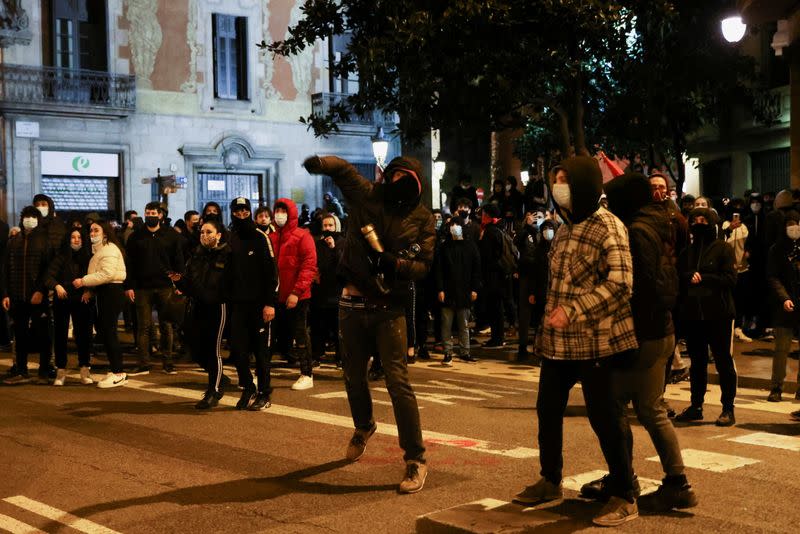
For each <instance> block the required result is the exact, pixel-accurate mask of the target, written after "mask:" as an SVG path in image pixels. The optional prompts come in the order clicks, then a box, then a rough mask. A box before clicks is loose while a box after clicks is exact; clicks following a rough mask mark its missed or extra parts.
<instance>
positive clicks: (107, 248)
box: [83, 243, 127, 287]
mask: <svg viewBox="0 0 800 534" xmlns="http://www.w3.org/2000/svg"><path fill="white" fill-rule="evenodd" d="M92 251H93V252H94V255H93V256H92V258H91V259H90V260H89V270H88V274H87V275H86V276H84V277H83V285H84V286H86V287H97V286H100V285H103V284H121V283H122V282H124V281H125V277H126V275H127V273H126V271H125V260H124V258H123V257H122V252H120V250H119V248H117V245H115V244H114V243H106V244H105V245H92Z"/></svg>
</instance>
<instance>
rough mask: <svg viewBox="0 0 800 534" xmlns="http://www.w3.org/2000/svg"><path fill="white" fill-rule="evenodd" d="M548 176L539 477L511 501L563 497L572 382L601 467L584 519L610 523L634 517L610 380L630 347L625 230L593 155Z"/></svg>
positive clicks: (624, 439)
mask: <svg viewBox="0 0 800 534" xmlns="http://www.w3.org/2000/svg"><path fill="white" fill-rule="evenodd" d="M551 176H552V198H553V200H554V201H555V202H556V204H557V207H556V210H557V212H558V214H559V217H560V218H561V219H562V220H563V221H564V225H563V226H562V227H561V228H559V231H558V232H557V234H556V236H555V238H554V240H553V242H552V245H551V246H552V248H551V250H550V258H551V261H550V272H551V280H550V285H549V289H548V293H547V302H546V304H545V311H544V320H543V324H542V326H541V328H540V329H539V331H538V332H537V336H536V343H535V352H536V353H537V354H539V355H540V356H541V357H542V370H541V378H540V382H539V396H538V398H537V401H536V412H537V414H538V418H539V450H540V451H541V452H540V455H539V460H540V464H541V474H542V478H541V479H540V480H539V481H538V482H537V483H535V484H533V485H531V486H528V487H527V488H525V489H524V490H523V491H521V492H520V493H518V494H517V495H516V496H515V497H514V500H515V502H518V503H520V504H525V505H534V504H539V503H542V502H546V501H552V500H556V499H560V498H561V497H562V496H563V490H562V484H561V482H562V476H563V457H562V448H563V425H564V410H565V409H566V406H567V400H568V398H569V392H570V390H572V388H573V387H574V386H575V385H576V384H577V382H579V381H580V382H581V385H582V391H583V396H584V400H585V402H586V410H587V412H588V416H589V420H590V422H591V426H592V428H593V429H594V431H595V433H596V434H597V437H598V439H599V440H600V444H601V449H602V450H603V453H604V455H605V459H606V463H607V464H608V467H609V471H610V474H609V476H608V478H607V479H606V480H607V483H606V485H605V487H606V488H607V490H606V494H607V495H608V496H609V500H608V503H607V504H606V506H605V507H604V508H603V509H602V510H601V511H600V514H599V515H598V516H596V517H595V518H594V520H593V521H594V523H595V524H597V525H600V526H614V525H619V524H622V523H624V522H627V521H630V520H632V519H635V518H637V517H638V516H639V511H638V507H637V505H636V491H635V490H634V486H633V468H632V465H631V450H630V448H629V446H628V444H629V441H630V440H629V435H630V432H631V430H630V426H629V423H628V420H627V418H626V417H625V413H624V411H623V410H622V408H621V407H620V405H619V403H618V402H617V392H616V391H615V387H614V373H615V372H617V371H616V370H617V366H618V364H619V363H622V362H626V361H629V360H630V358H631V356H632V354H633V351H634V350H635V349H637V348H638V342H637V341H636V333H635V329H634V323H633V315H632V313H631V305H630V298H631V290H632V286H633V264H632V261H631V255H630V249H629V245H628V232H627V230H626V229H625V226H624V225H623V224H622V222H621V221H620V220H619V219H618V218H617V217H615V216H614V215H613V214H612V213H610V212H609V211H607V210H606V209H604V208H602V207H599V200H600V195H601V193H602V184H603V175H602V172H601V171H600V167H599V165H598V163H597V160H595V159H593V158H591V157H589V156H575V157H571V158H567V159H565V160H564V161H562V162H561V163H560V165H559V166H557V167H556V168H555V169H554V170H553V172H552V174H551Z"/></svg>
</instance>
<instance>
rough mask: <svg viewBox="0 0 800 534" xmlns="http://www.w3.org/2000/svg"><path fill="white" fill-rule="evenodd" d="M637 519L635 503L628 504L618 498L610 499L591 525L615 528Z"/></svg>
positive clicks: (637, 512) (637, 508)
mask: <svg viewBox="0 0 800 534" xmlns="http://www.w3.org/2000/svg"><path fill="white" fill-rule="evenodd" d="M637 517H639V507H638V506H636V502H635V501H634V502H628V501H626V500H625V499H621V498H619V497H611V498H610V499H609V500H608V504H606V505H605V506H604V507H603V509H602V510H600V513H599V514H598V515H597V517H595V518H594V519H592V523H594V524H595V525H597V526H599V527H616V526H619V525H621V524H623V523H627V522H628V521H633V520H634V519H636V518H637Z"/></svg>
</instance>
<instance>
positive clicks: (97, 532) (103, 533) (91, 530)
mask: <svg viewBox="0 0 800 534" xmlns="http://www.w3.org/2000/svg"><path fill="white" fill-rule="evenodd" d="M3 500H4V501H5V502H7V503H9V504H13V505H14V506H17V507H19V508H22V509H23V510H27V511H29V512H33V513H34V514H37V515H40V516H42V517H46V518H47V519H50V520H52V521H56V522H58V523H61V524H62V525H66V526H68V527H71V528H73V529H75V530H78V531H80V532H83V533H84V534H120V533H119V532H117V531H116V530H111V529H110V528H106V527H104V526H103V525H98V524H97V523H95V522H94V521H89V520H88V519H81V518H80V517H77V516H74V515H72V514H70V513H69V512H65V511H63V510H59V509H58V508H53V507H52V506H49V505H47V504H44V503H42V502H39V501H34V500H33V499H29V498H27V497H25V496H23V495H17V496H15V497H6V498H5V499H3Z"/></svg>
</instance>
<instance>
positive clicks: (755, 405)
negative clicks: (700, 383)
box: [664, 382, 800, 415]
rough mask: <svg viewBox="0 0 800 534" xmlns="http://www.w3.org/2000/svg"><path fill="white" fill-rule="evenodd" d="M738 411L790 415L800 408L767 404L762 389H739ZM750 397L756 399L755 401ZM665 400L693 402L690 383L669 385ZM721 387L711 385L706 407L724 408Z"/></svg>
mask: <svg viewBox="0 0 800 534" xmlns="http://www.w3.org/2000/svg"><path fill="white" fill-rule="evenodd" d="M736 393H737V396H736V410H737V411H738V410H758V411H760V412H770V413H778V414H785V415H789V414H790V413H792V412H794V411H796V410H797V409H798V408H800V405H798V403H796V402H767V397H766V395H767V394H766V393H765V392H764V391H762V390H760V389H750V388H743V387H739V388H738V389H737V390H736ZM749 397H756V398H755V399H752V398H749ZM664 398H665V399H667V400H668V401H669V400H676V401H681V402H690V401H691V392H690V391H689V382H679V383H678V384H669V385H667V391H666V393H665V394H664ZM719 399H720V390H719V385H717V384H709V385H708V391H707V392H706V397H705V404H706V406H722V403H721V402H720V400H719Z"/></svg>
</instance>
